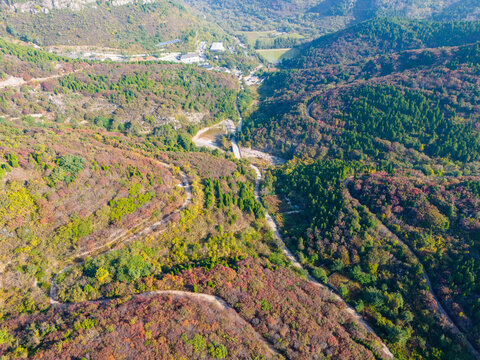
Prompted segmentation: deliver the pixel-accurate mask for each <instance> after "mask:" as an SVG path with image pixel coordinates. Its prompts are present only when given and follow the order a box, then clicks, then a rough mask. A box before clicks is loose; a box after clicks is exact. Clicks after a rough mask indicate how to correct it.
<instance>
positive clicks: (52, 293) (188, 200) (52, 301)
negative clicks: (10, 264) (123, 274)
mask: <svg viewBox="0 0 480 360" xmlns="http://www.w3.org/2000/svg"><path fill="white" fill-rule="evenodd" d="M162 164H163V163H162ZM163 165H164V166H167V167H170V165H168V164H163ZM180 174H181V176H182V187H183V188H184V189H185V191H186V193H187V196H186V198H185V201H184V202H183V204H182V206H181V207H180V208H178V209H177V210H176V211H174V212H173V213H171V214H169V215H167V216H166V217H164V218H163V219H162V220H160V221H157V222H155V223H153V224H150V225H148V226H146V227H145V228H143V229H142V230H140V231H138V232H137V233H135V234H134V235H132V236H130V237H128V238H126V239H125V240H124V241H122V243H123V244H127V243H129V242H131V241H133V240H136V239H138V238H140V237H142V236H145V235H147V234H149V233H151V232H153V231H155V230H156V229H157V228H158V227H159V226H161V225H164V224H166V223H168V222H169V221H170V220H171V219H172V218H173V216H174V215H175V214H178V213H180V212H181V211H182V210H184V209H185V208H186V207H187V206H188V205H190V204H191V202H192V200H193V194H192V187H191V185H190V183H189V182H188V177H187V174H185V173H184V172H183V171H182V172H180ZM123 236H124V233H123V232H122V233H121V234H120V235H117V236H114V237H113V238H112V239H111V240H110V241H108V242H107V243H105V244H102V245H100V246H97V247H95V248H93V249H90V250H88V251H84V252H81V253H80V254H76V255H75V256H74V257H73V261H76V260H80V259H84V258H85V257H86V256H88V255H90V254H93V253H96V252H98V251H100V250H102V249H105V250H104V251H103V252H100V253H99V254H98V255H99V256H100V255H103V254H106V253H108V252H110V251H111V249H110V246H111V245H112V244H114V243H116V242H117V241H118V240H119V239H121V238H122V237H123ZM79 264H82V263H79ZM71 267H72V265H69V266H66V267H65V268H63V269H62V270H61V271H60V272H58V273H57V274H56V275H55V276H54V277H53V279H52V281H51V283H50V292H49V300H50V304H51V305H55V306H68V304H65V303H61V302H59V301H58V300H57V294H58V289H57V285H56V281H57V279H58V276H59V275H60V274H63V273H64V272H65V271H67V270H69V269H70V268H71Z"/></svg>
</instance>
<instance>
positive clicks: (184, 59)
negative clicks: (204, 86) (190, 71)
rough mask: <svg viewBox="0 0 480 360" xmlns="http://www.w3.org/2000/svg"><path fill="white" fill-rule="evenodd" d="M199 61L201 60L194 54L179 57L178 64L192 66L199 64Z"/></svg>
mask: <svg viewBox="0 0 480 360" xmlns="http://www.w3.org/2000/svg"><path fill="white" fill-rule="evenodd" d="M201 61H202V59H201V58H200V56H198V54H196V53H188V54H183V55H182V56H181V57H180V62H181V63H183V64H194V63H199V62H201Z"/></svg>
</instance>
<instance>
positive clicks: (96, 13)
mask: <svg viewBox="0 0 480 360" xmlns="http://www.w3.org/2000/svg"><path fill="white" fill-rule="evenodd" d="M40 10H41V7H39V10H38V11H33V12H21V11H16V12H13V11H8V10H5V8H3V10H2V13H1V16H0V23H1V24H2V26H1V31H2V32H3V34H4V35H7V36H12V37H14V38H17V39H20V40H23V41H26V42H33V43H35V44H37V45H39V46H52V45H56V46H58V45H62V46H82V45H90V46H96V47H108V48H114V49H123V50H130V51H145V50H147V51H158V50H159V48H158V46H157V45H158V44H159V43H163V42H167V41H170V40H174V39H179V40H181V42H180V43H178V44H176V45H175V44H174V45H172V46H170V48H173V49H175V48H177V49H183V50H190V51H192V50H194V49H196V46H197V44H196V42H197V40H198V39H199V38H200V39H202V40H212V39H217V40H220V39H223V38H225V36H226V35H225V33H224V32H223V31H222V30H221V29H220V28H218V26H216V25H215V24H213V23H209V22H207V21H205V20H204V19H203V17H202V16H201V14H199V13H198V12H195V11H194V10H193V9H191V8H189V7H186V6H185V5H184V4H182V3H181V2H179V1H166V0H158V1H155V2H152V3H148V4H147V3H145V4H140V3H135V2H132V3H131V4H128V3H127V4H126V5H121V6H116V5H113V6H112V4H110V3H107V2H100V1H99V2H98V3H94V4H89V5H86V6H85V7H83V8H80V9H77V10H72V9H53V10H51V11H49V12H48V13H44V12H43V11H40Z"/></svg>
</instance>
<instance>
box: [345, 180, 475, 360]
mask: <svg viewBox="0 0 480 360" xmlns="http://www.w3.org/2000/svg"><path fill="white" fill-rule="evenodd" d="M350 183H351V179H347V180H345V189H346V195H347V197H348V198H349V200H350V201H352V202H353V203H354V204H355V205H356V206H359V207H362V208H363V209H365V211H366V212H367V213H368V214H369V216H370V217H371V218H372V219H374V220H375V221H376V222H377V223H378V224H379V225H378V232H379V234H380V235H382V236H384V237H389V238H391V239H393V240H394V241H397V242H398V243H400V244H401V245H402V246H404V247H405V248H406V249H407V250H408V251H409V252H410V254H411V255H412V256H413V257H414V258H415V259H416V260H417V261H418V263H419V264H422V262H421V261H420V259H419V258H418V256H417V255H416V254H415V252H414V251H413V249H412V248H411V247H410V245H409V244H407V243H405V242H404V241H402V240H401V239H400V238H399V237H398V236H397V235H396V234H395V233H393V232H392V231H391V230H390V229H389V228H388V227H386V226H385V224H383V223H382V222H381V221H380V219H379V218H378V217H377V216H376V215H375V214H374V213H372V212H371V211H370V209H369V208H368V207H367V206H365V205H363V204H362V203H361V202H360V201H359V200H358V199H357V198H355V197H353V195H352V194H351V193H350V190H349V188H348V186H349V184H350ZM422 268H423V278H424V280H425V282H426V284H427V286H428V290H429V291H430V293H431V294H432V296H433V299H434V300H435V305H434V306H435V311H436V312H437V313H438V314H440V315H441V316H443V317H444V319H446V321H447V322H448V324H449V326H450V331H451V332H452V333H453V334H456V335H461V336H462V337H463V338H465V343H466V345H467V347H468V348H469V350H470V352H471V353H472V354H473V355H474V356H475V359H477V360H480V353H479V352H478V351H477V350H476V349H475V348H474V347H473V345H472V344H471V343H470V341H469V340H468V338H467V337H466V335H465V334H464V333H463V332H462V331H461V330H460V328H459V327H458V326H457V324H455V322H454V321H453V319H452V318H451V317H450V315H448V313H447V311H446V310H445V309H444V307H443V306H442V303H441V302H440V300H438V298H437V295H436V294H435V290H434V289H433V286H432V282H431V281H430V277H429V276H428V274H427V272H426V271H425V267H424V266H423V264H422Z"/></svg>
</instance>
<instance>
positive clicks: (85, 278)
mask: <svg viewBox="0 0 480 360" xmlns="http://www.w3.org/2000/svg"><path fill="white" fill-rule="evenodd" d="M0 48H1V53H2V56H1V64H2V70H3V72H2V79H1V81H0V91H1V93H0V103H1V112H2V115H3V116H2V117H1V119H0V205H1V206H0V264H1V266H0V356H1V357H2V359H3V358H5V359H17V358H38V359H40V358H43V359H45V358H47V359H58V358H80V359H81V358H117V357H118V358H119V357H124V358H134V357H145V358H152V359H155V358H161V357H166V358H168V357H179V356H185V357H190V358H192V359H205V358H213V359H223V358H245V359H247V358H248V359H250V358H253V359H286V358H288V359H305V358H322V357H337V358H343V359H352V360H353V359H358V358H361V359H372V360H373V359H379V358H385V357H386V356H387V355H386V353H385V351H384V348H383V344H382V341H381V340H380V339H379V338H378V337H377V336H376V335H375V334H374V333H373V332H372V331H371V330H367V328H366V327H365V326H364V325H363V324H361V323H359V321H358V318H357V317H355V316H353V315H352V313H351V311H350V310H349V309H348V308H347V307H346V304H345V303H344V302H343V301H341V299H339V298H337V297H335V296H334V295H333V294H332V293H331V292H330V291H329V290H328V289H324V288H322V287H320V286H318V285H315V284H314V283H312V282H310V281H307V280H306V279H305V273H303V272H302V271H301V270H298V269H296V268H295V267H294V266H293V265H292V264H291V262H290V261H289V260H288V259H287V258H286V257H285V256H284V253H283V251H282V248H281V247H280V244H278V243H277V241H276V239H275V237H274V236H273V234H272V231H271V229H270V227H269V225H268V223H267V222H266V219H265V211H264V208H263V206H262V205H261V204H260V203H259V202H258V201H257V199H256V198H255V178H256V177H255V174H254V173H253V172H252V170H251V168H250V167H249V164H248V162H247V161H246V160H234V158H233V157H232V156H231V155H230V154H228V153H222V152H220V151H219V150H216V151H209V150H201V149H199V148H196V146H195V145H194V144H193V143H192V141H191V135H192V134H194V133H196V132H197V130H198V129H199V128H200V127H202V126H205V125H207V124H209V123H212V122H218V121H221V120H225V119H226V118H233V119H235V118H236V116H238V115H237V113H236V111H235V102H236V97H237V94H238V91H239V85H238V82H237V81H236V80H235V79H234V78H233V76H232V75H229V74H225V73H221V72H214V71H210V72H209V71H207V70H203V69H199V68H198V69H196V68H194V67H192V66H184V65H173V64H162V63H130V64H117V63H91V62H83V61H73V60H66V59H63V58H61V57H58V56H55V55H52V54H49V53H45V52H43V51H41V50H39V49H32V48H25V47H23V46H20V45H13V44H11V43H8V42H2V43H1V44H0Z"/></svg>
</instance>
